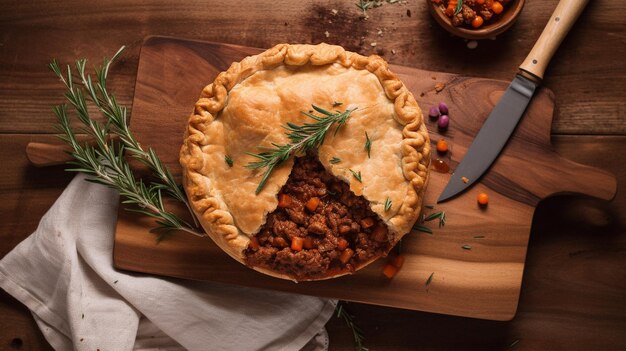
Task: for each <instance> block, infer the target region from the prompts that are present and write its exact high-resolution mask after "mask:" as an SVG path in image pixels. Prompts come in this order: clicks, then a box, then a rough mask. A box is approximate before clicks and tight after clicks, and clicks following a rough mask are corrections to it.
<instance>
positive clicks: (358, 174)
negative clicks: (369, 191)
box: [349, 169, 363, 183]
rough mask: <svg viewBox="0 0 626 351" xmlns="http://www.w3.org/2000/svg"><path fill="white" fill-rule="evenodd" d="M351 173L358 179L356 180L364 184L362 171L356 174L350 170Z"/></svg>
mask: <svg viewBox="0 0 626 351" xmlns="http://www.w3.org/2000/svg"><path fill="white" fill-rule="evenodd" d="M349 171H350V172H351V173H352V175H353V176H354V178H356V180H358V181H359V182H360V183H363V180H362V179H361V171H358V172H355V171H353V170H351V169H349Z"/></svg>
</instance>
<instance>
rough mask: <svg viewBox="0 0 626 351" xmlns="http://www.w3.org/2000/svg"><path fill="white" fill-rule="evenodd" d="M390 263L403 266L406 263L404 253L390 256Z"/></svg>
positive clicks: (399, 266)
mask: <svg viewBox="0 0 626 351" xmlns="http://www.w3.org/2000/svg"><path fill="white" fill-rule="evenodd" d="M389 263H391V264H392V265H394V266H395V267H396V268H398V269H400V268H402V265H403V264H404V256H403V255H393V256H390V257H389Z"/></svg>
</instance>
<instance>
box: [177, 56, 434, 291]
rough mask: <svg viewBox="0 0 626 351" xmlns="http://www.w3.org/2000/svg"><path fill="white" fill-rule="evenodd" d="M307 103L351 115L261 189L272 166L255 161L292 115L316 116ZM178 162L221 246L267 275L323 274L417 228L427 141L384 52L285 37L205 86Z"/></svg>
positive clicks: (282, 140)
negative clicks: (256, 165) (257, 165)
mask: <svg viewBox="0 0 626 351" xmlns="http://www.w3.org/2000/svg"><path fill="white" fill-rule="evenodd" d="M311 106H319V107H320V108H322V109H324V110H328V111H337V113H342V112H345V111H351V112H350V116H349V118H348V119H347V120H346V121H345V124H344V125H342V126H341V128H335V127H333V128H330V129H329V132H328V133H326V134H325V136H324V140H323V143H321V145H319V146H318V147H315V148H313V149H309V150H308V152H306V154H305V153H304V152H299V153H296V154H293V155H290V157H288V158H286V159H284V160H282V161H281V162H279V163H277V164H276V166H275V167H273V169H272V170H271V173H269V175H268V177H267V180H266V181H265V182H264V183H263V186H262V187H259V184H260V183H261V180H262V178H263V175H264V171H266V169H265V170H264V169H251V168H250V165H251V164H252V163H254V162H257V161H258V158H256V157H255V156H253V154H259V153H261V152H263V150H268V149H271V148H274V147H276V146H278V145H288V144H290V143H292V142H293V140H292V139H290V138H289V136H288V134H287V133H286V129H285V127H286V126H288V124H289V123H290V124H291V125H295V126H303V125H305V124H307V123H309V124H310V123H316V121H317V122H319V120H313V119H312V117H311V115H312V114H311V113H306V112H308V111H310V110H311V109H312V107H311ZM311 112H315V111H311ZM318 118H324V116H323V115H322V116H320V117H318ZM180 161H181V165H182V166H183V178H184V187H185V190H186V192H187V195H188V197H189V199H190V202H191V204H192V207H193V210H194V212H195V213H196V215H197V216H198V218H199V220H200V222H201V223H202V225H203V227H204V229H205V230H206V231H207V233H208V235H209V236H210V237H211V238H212V239H213V240H214V241H215V242H216V244H217V245H218V246H220V247H221V248H222V249H223V250H224V251H226V252H227V253H228V254H229V255H230V256H232V257H233V258H235V259H236V260H238V261H240V262H242V263H244V264H247V265H249V266H251V267H252V268H254V269H256V270H258V271H260V272H263V273H266V274H269V275H272V276H275V277H280V278H285V279H292V280H317V279H327V278H332V277H336V276H340V275H343V274H349V273H351V272H354V271H356V270H358V269H360V268H362V267H364V266H365V265H367V264H368V263H370V262H372V261H373V260H375V259H376V258H378V257H381V256H384V255H386V253H387V252H388V251H389V250H390V249H391V248H392V247H393V245H395V243H397V241H398V240H400V239H401V238H402V236H403V235H405V234H407V233H408V232H409V231H410V229H411V227H412V225H413V223H414V222H415V221H416V220H417V218H418V216H419V213H420V210H421V203H422V197H423V194H424V189H425V187H426V183H427V179H428V164H429V162H430V142H429V139H428V133H427V131H426V128H425V126H424V123H423V118H422V113H421V110H420V109H419V107H418V105H417V103H416V102H415V99H414V98H413V96H412V94H411V93H410V92H409V90H408V89H407V88H406V87H405V86H404V84H403V83H402V82H401V81H400V80H399V79H398V78H397V77H396V76H395V75H394V74H393V73H392V72H390V71H389V68H388V66H387V63H386V62H385V61H384V60H383V59H382V58H380V57H378V56H369V57H364V56H361V55H358V54H355V53H352V52H348V51H345V50H344V49H343V48H341V47H339V46H331V45H326V44H320V45H315V46H313V45H288V44H280V45H277V46H275V47H274V48H272V49H269V50H267V51H265V52H263V53H261V54H259V55H255V56H250V57H247V58H245V59H244V60H242V61H241V62H236V63H233V64H232V65H231V67H230V68H229V69H228V70H227V71H225V72H222V73H220V74H219V75H218V76H217V78H216V79H215V81H214V82H213V83H212V84H209V85H208V86H207V87H205V88H204V90H203V91H202V93H201V97H200V99H199V100H198V102H197V103H196V106H195V111H194V113H193V114H192V116H191V117H190V119H189V123H188V127H187V131H186V136H185V140H184V143H183V146H182V148H181V154H180ZM259 189H260V191H258V192H257V190H259Z"/></svg>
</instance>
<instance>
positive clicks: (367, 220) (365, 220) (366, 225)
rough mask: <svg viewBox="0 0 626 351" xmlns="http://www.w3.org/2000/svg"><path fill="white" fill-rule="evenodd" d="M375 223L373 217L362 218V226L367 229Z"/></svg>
mask: <svg viewBox="0 0 626 351" xmlns="http://www.w3.org/2000/svg"><path fill="white" fill-rule="evenodd" d="M373 225H374V219H373V218H372V217H365V218H363V219H362V220H361V227H363V228H365V229H367V228H371V227H372V226H373Z"/></svg>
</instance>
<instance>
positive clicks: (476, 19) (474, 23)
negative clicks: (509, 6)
mask: <svg viewBox="0 0 626 351" xmlns="http://www.w3.org/2000/svg"><path fill="white" fill-rule="evenodd" d="M500 6H502V5H500ZM494 12H495V11H494ZM483 23H484V20H483V18H482V17H480V16H476V17H474V19H473V20H472V27H474V28H479V27H480V26H482V25H483Z"/></svg>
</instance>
